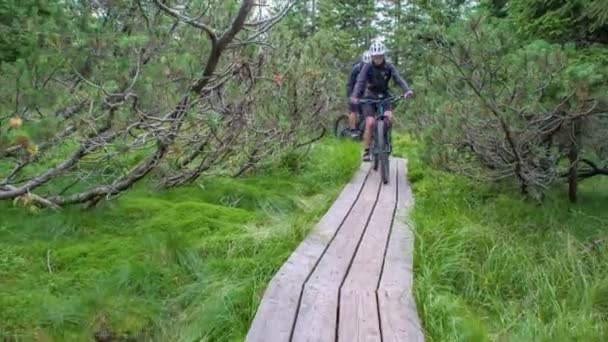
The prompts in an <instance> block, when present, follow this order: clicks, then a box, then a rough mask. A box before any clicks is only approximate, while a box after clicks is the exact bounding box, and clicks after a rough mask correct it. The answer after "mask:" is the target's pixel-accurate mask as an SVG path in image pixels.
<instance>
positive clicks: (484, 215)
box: [395, 137, 608, 342]
mask: <svg viewBox="0 0 608 342" xmlns="http://www.w3.org/2000/svg"><path fill="white" fill-rule="evenodd" d="M418 147H419V146H417V144H416V143H415V142H414V141H412V140H410V139H408V138H407V137H400V138H398V139H397V142H396V147H395V149H396V152H397V154H402V155H405V156H406V157H408V158H409V168H410V170H409V178H410V181H411V182H412V183H413V189H414V194H415V197H416V199H415V200H416V204H415V209H414V211H413V217H412V218H413V222H414V224H415V231H416V244H415V246H416V247H415V261H414V263H415V269H414V277H415V289H414V291H415V296H416V302H417V306H418V310H419V313H420V315H421V317H422V319H423V321H424V328H425V332H426V335H427V339H428V340H429V341H552V342H554V341H608V247H607V245H608V241H604V242H603V243H599V244H597V243H594V241H600V240H601V239H602V238H605V237H608V179H606V178H604V179H601V178H597V179H592V180H588V181H585V182H583V183H582V184H581V192H580V197H581V201H580V203H579V204H576V205H572V204H569V203H568V202H567V198H566V196H565V194H566V191H565V189H562V188H559V189H553V190H552V191H551V192H550V193H549V195H548V196H547V199H546V200H545V201H544V202H543V203H542V204H539V203H537V202H534V201H528V200H525V199H523V198H521V197H520V196H519V195H518V194H516V193H513V192H512V191H511V190H510V189H509V188H508V187H503V186H500V185H496V186H488V185H483V184H479V183H477V182H474V181H472V180H469V179H464V178H461V177H459V176H455V175H451V174H448V173H445V172H440V171H436V170H432V169H430V168H428V167H426V166H425V165H423V164H422V163H421V162H420V156H419V155H418V153H419V152H418V151H419V148H418Z"/></svg>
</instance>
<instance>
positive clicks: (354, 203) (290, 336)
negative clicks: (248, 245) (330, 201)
mask: <svg viewBox="0 0 608 342" xmlns="http://www.w3.org/2000/svg"><path fill="white" fill-rule="evenodd" d="M370 173H371V168H368V169H367V174H366V175H365V179H364V180H363V183H362V184H361V188H359V192H358V193H357V197H355V200H354V201H353V203H352V204H351V206H350V208H348V211H347V212H346V215H344V217H343V218H342V221H341V222H340V225H339V226H338V228H337V229H336V231H335V232H334V234H333V235H332V237H331V239H329V242H328V243H327V245H325V248H324V249H323V252H321V255H320V256H319V258H318V259H317V261H316V262H315V264H314V265H313V267H312V269H311V270H310V272H309V273H308V275H307V276H306V279H305V280H304V282H303V283H302V287H301V288H300V295H299V297H298V306H297V307H296V312H295V315H294V317H293V323H292V324H291V332H290V333H289V342H292V341H293V335H294V333H295V328H296V322H297V321H298V315H299V314H300V308H301V307H302V297H303V296H304V288H305V287H306V283H308V281H309V280H310V277H311V276H312V275H313V273H315V270H316V269H317V266H318V265H319V263H320V262H321V259H323V257H324V256H325V253H326V252H327V250H328V249H329V247H330V246H331V244H332V243H333V242H334V240H335V238H336V236H337V235H338V233H339V232H340V230H341V229H342V226H344V222H346V219H347V218H348V216H350V213H351V212H352V210H353V208H354V207H355V205H356V204H357V202H358V201H359V198H360V197H361V193H362V192H363V189H364V188H365V185H366V184H367V180H368V179H369V175H370Z"/></svg>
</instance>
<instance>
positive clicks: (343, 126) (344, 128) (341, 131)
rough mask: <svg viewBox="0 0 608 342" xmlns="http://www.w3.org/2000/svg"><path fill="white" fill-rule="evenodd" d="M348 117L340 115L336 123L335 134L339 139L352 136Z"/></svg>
mask: <svg viewBox="0 0 608 342" xmlns="http://www.w3.org/2000/svg"><path fill="white" fill-rule="evenodd" d="M349 128H350V127H349V125H348V115H340V116H339V117H338V118H337V119H336V122H334V134H335V135H336V137H337V138H346V137H349V135H350V129H349Z"/></svg>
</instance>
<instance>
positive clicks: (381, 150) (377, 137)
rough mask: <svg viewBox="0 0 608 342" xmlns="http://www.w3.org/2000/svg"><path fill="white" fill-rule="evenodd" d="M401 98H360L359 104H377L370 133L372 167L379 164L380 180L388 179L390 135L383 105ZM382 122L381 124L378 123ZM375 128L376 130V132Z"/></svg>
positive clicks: (384, 181)
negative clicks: (373, 126) (373, 125)
mask: <svg viewBox="0 0 608 342" xmlns="http://www.w3.org/2000/svg"><path fill="white" fill-rule="evenodd" d="M400 99H401V98H397V99H395V97H393V96H388V97H387V98H380V99H377V100H374V99H362V100H361V101H360V102H359V103H361V104H377V106H376V115H375V129H373V130H372V131H371V134H372V155H373V162H374V163H373V168H374V170H377V169H378V166H380V171H381V176H382V182H383V183H384V184H387V183H388V179H389V168H390V167H389V158H388V156H389V155H390V153H391V150H392V146H391V135H390V130H391V129H390V126H389V125H388V124H387V123H386V120H385V117H386V115H384V113H385V106H386V104H387V103H389V102H397V101H399V100H400ZM380 123H382V125H380ZM376 130H377V132H376Z"/></svg>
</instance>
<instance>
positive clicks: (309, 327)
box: [293, 173, 380, 342]
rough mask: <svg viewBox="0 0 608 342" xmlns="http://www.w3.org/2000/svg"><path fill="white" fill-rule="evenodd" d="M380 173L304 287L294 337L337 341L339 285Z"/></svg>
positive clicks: (373, 197)
mask: <svg viewBox="0 0 608 342" xmlns="http://www.w3.org/2000/svg"><path fill="white" fill-rule="evenodd" d="M379 189H380V175H379V174H377V173H374V174H372V175H371V176H370V179H369V180H368V182H367V183H366V185H365V188H364V189H363V193H362V194H361V198H360V200H359V201H358V202H357V203H356V204H355V206H354V207H353V210H352V212H351V214H350V215H349V216H348V217H347V218H346V220H345V221H344V226H343V227H342V229H341V230H340V231H339V233H338V234H337V236H336V238H335V239H334V241H333V242H332V243H331V244H330V246H329V248H328V249H327V252H326V253H325V255H324V256H323V258H321V261H320V262H319V265H318V267H317V269H316V270H315V271H314V272H313V274H312V276H311V278H310V279H309V281H308V282H307V283H306V285H305V287H304V294H303V297H302V303H301V307H300V311H299V314H298V317H297V320H296V325H295V330H294V334H293V341H295V342H299V341H328V342H329V341H334V340H335V333H336V331H335V330H336V319H337V309H338V288H339V287H340V284H341V283H342V280H343V279H344V276H345V275H346V271H347V268H348V265H349V264H350V262H351V259H352V257H353V254H354V252H355V249H356V247H357V244H358V242H359V238H360V237H361V234H362V233H363V230H364V228H365V224H366V222H367V219H368V218H369V215H370V214H371V212H372V209H373V207H374V203H375V202H376V200H377V198H378V191H379Z"/></svg>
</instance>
